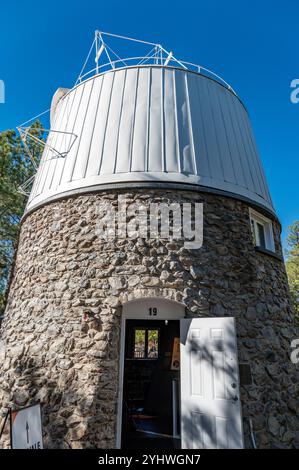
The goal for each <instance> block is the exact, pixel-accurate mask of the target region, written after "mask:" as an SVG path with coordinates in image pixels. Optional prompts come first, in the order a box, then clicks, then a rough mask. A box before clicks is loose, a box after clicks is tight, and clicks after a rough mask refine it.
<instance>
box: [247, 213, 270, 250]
mask: <svg viewBox="0 0 299 470" xmlns="http://www.w3.org/2000/svg"><path fill="white" fill-rule="evenodd" d="M249 214H250V225H251V233H252V241H253V244H254V245H255V246H258V247H260V248H264V249H265V250H269V251H275V246H274V238H273V228H272V222H271V220H270V219H267V218H266V217H264V216H263V215H261V214H259V213H258V212H256V211H254V210H252V209H250V213H249Z"/></svg>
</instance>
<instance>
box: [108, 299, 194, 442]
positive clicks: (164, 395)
mask: <svg viewBox="0 0 299 470" xmlns="http://www.w3.org/2000/svg"><path fill="white" fill-rule="evenodd" d="M184 316H185V306H184V305H183V304H180V303H178V302H175V301H171V300H168V299H161V298H154V297H152V298H143V299H137V300H133V301H129V302H127V303H125V304H124V305H123V308H122V325H121V345H120V374H119V399H118V423H117V447H118V448H120V447H123V448H134V447H136V448H142V447H144V446H146V447H147V448H151V447H152V448H159V446H161V448H167V447H169V448H175V447H180V438H179V426H180V419H179V403H180V400H179V388H180V387H179V380H180V366H179V361H178V358H177V357H176V356H177V351H178V349H179V338H180V320H181V319H182V318H184Z"/></svg>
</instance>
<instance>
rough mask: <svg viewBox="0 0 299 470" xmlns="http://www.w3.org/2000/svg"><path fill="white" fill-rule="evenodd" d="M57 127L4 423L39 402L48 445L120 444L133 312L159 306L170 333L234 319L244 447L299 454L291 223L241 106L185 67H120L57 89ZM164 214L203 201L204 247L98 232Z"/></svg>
mask: <svg viewBox="0 0 299 470" xmlns="http://www.w3.org/2000/svg"><path fill="white" fill-rule="evenodd" d="M51 129H52V131H51V132H50V133H49V136H48V140H47V145H46V146H45V150H44V153H43V156H42V160H41V163H40V165H39V168H38V172H37V174H36V177H35V181H34V186H33V188H32V191H31V194H30V197H29V201H28V204H27V208H26V211H25V214H24V217H23V220H22V227H21V235H20V241H19V246H18V251H17V256H16V261H15V267H14V271H13V278H12V282H11V285H10V290H9V297H8V303H7V307H6V311H5V316H4V320H3V322H2V326H1V338H0V340H1V343H0V358H1V362H0V364H1V370H0V410H1V414H2V416H4V415H5V412H6V410H7V409H8V408H16V409H18V408H21V407H23V406H26V405H29V404H33V403H37V402H40V403H41V405H42V415H43V430H44V446H45V447H48V448H55V447H72V448H90V447H97V448H109V447H116V446H120V445H122V442H121V432H122V426H123V425H124V424H123V421H124V417H123V416H124V415H123V413H124V403H122V397H123V387H124V382H123V380H124V379H123V375H124V365H123V364H124V359H125V358H126V352H125V348H126V347H125V345H124V341H125V340H124V331H123V330H124V328H125V327H126V323H125V321H124V318H123V316H124V311H125V312H131V311H132V312H133V311H134V312H135V313H134V315H133V314H132V315H133V316H132V317H131V316H130V313H128V316H127V317H126V318H131V321H133V320H132V318H134V321H135V322H136V321H137V320H138V315H139V313H138V312H140V318H142V319H143V321H145V317H144V316H142V311H143V309H144V311H145V310H146V311H147V312H150V313H152V311H154V310H153V309H154V308H156V307H155V306H158V307H159V309H160V311H161V312H163V313H162V314H161V315H162V316H161V319H162V320H163V322H164V321H165V324H167V322H168V320H169V321H172V319H173V320H177V319H178V318H181V317H182V318H183V319H185V320H191V319H201V320H204V319H211V318H212V319H213V318H216V319H219V321H220V320H221V321H222V320H223V321H225V319H227V318H233V319H234V324H235V332H236V345H237V347H236V349H237V354H238V362H237V365H238V370H239V371H240V382H239V379H238V375H239V373H238V371H237V372H236V377H237V378H236V380H235V382H236V384H237V385H236V384H235V383H234V384H233V385H234V387H237V388H238V386H240V389H239V390H238V391H237V392H236V393H237V395H236V398H235V399H236V400H237V399H238V397H239V399H240V403H241V418H240V419H241V423H242V429H241V431H240V432H241V433H242V434H243V435H244V446H245V447H252V446H253V437H254V439H255V442H256V445H257V447H261V448H270V447H286V448H291V447H296V446H297V447H298V445H299V442H298V439H299V437H298V418H297V416H298V390H297V383H298V370H297V371H296V365H294V364H292V362H291V361H290V353H291V349H290V342H291V340H292V339H293V338H296V337H298V332H296V330H295V326H294V317H293V314H292V311H291V306H290V298H289V291H288V284H287V278H286V272H285V267H284V262H283V258H282V250H281V244H280V232H281V226H280V223H279V220H278V218H277V216H276V214H275V210H274V208H273V205H272V202H271V198H270V195H269V190H268V186H267V183H266V180H265V176H264V172H263V169H262V165H261V161H260V159H259V156H258V152H257V149H256V144H255V141H254V137H253V134H252V131H251V127H250V122H249V118H248V113H247V111H246V109H245V107H244V105H243V103H242V101H241V100H240V98H239V97H238V96H237V95H236V94H235V93H234V91H233V90H232V89H231V87H230V86H228V85H227V84H226V83H225V82H224V81H223V80H221V79H220V78H219V77H217V76H214V75H212V74H209V73H207V72H205V71H204V70H200V69H198V70H197V69H193V68H192V67H189V66H184V64H182V63H181V62H173V61H171V60H170V61H168V62H165V60H164V61H162V60H161V61H160V62H158V61H157V60H155V61H151V62H150V63H144V64H141V65H140V64H139V65H138V64H133V65H129V66H124V64H118V66H115V67H114V68H111V69H109V70H104V71H101V70H100V71H98V73H95V74H94V75H92V74H91V75H89V76H87V77H86V78H85V79H82V80H80V81H79V83H78V84H77V85H76V86H74V87H73V88H71V89H59V90H58V92H57V93H56V94H55V95H54V98H53V101H52V107H51ZM57 131H59V132H57ZM120 200H122V201H123V202H125V206H122V207H125V209H123V208H122V209H121V210H120V209H119V207H120V205H119V204H120V202H119V201H120ZM162 203H164V204H165V205H167V206H168V207H174V206H170V205H173V204H174V205H177V204H179V206H180V207H182V206H183V205H184V204H185V205H186V204H187V205H188V204H189V205H190V206H192V205H194V204H198V203H202V204H203V206H202V207H203V241H202V246H200V247H197V248H195V249H190V248H188V247H186V245H185V243H184V238H183V236H182V237H179V238H175V237H172V238H171V237H170V238H167V237H161V236H157V237H151V236H138V237H133V236H131V237H130V236H128V234H126V233H125V235H124V232H122V234H120V232H118V231H117V230H118V229H119V225H120V222H119V218H118V221H116V222H115V224H116V225H115V227H116V232H115V233H114V234H113V236H110V237H109V236H107V232H106V236H105V237H101V236H100V235H99V227H102V228H103V224H104V225H105V226H106V227H109V224H110V223H111V219H110V218H109V217H110V216H108V218H107V207H110V210H112V212H110V215H111V213H113V217H114V215H115V214H118V217H119V216H120V212H121V215H122V216H123V217H124V218H123V219H122V220H123V221H124V220H127V221H128V220H129V221H131V222H132V221H133V222H134V218H136V214H135V212H134V210H135V209H136V207H137V208H138V207H143V208H145V211H146V213H147V214H148V213H149V211H150V208H151V207H152V206H153V204H162ZM133 204H135V205H134V206H133ZM155 207H156V206H155ZM176 207H177V206H176ZM111 208H112V209H111ZM132 208H134V210H132V211H131V212H130V209H132ZM129 212H130V214H129ZM113 220H114V219H113ZM111 227H112V225H110V228H111ZM112 228H113V227H112ZM108 235H109V234H108ZM158 307H157V308H158ZM151 309H152V310H151ZM154 312H155V311H154ZM172 315H174V316H173V317H172ZM150 320H151V319H148V321H150ZM158 320H159V315H156V316H155V319H154V321H158ZM162 320H160V321H162ZM157 324H158V323H157ZM146 328H148V327H146ZM146 328H145V329H144V330H142V331H146ZM157 328H158V327H157ZM216 330H217V328H216ZM216 330H215V331H216ZM157 331H158V329H157ZM213 331H214V330H213ZM217 331H218V330H217ZM146 334H150V333H148V330H147V333H146ZM127 336H128V335H126V338H127ZM215 338H216V337H215ZM126 340H127V339H126ZM202 341H203V340H202ZM161 344H162V343H161ZM198 344H199V348H201V347H203V346H202V344H203V343H200V342H198ZM161 347H162V346H161ZM167 347H168V346H165V348H166V349H167ZM168 349H169V348H168ZM167 354H168V353H167V351H166V353H165V357H168V356H167ZM133 359H134V358H133ZM145 362H146V361H144V363H145ZM148 363H150V364H151V365H152V366H153V364H154V362H153V361H148ZM225 367H226V365H224V368H225ZM225 370H226V369H225ZM226 373H229V372H227V370H226ZM165 374H166V372H165ZM181 379H182V377H181ZM137 380H139V379H138V377H137V378H136V381H137ZM181 381H182V380H181ZM135 385H136V384H135ZM172 399H173V397H172ZM181 419H184V416H183V417H181ZM250 424H251V425H252V431H253V432H252V433H250ZM193 425H194V423H193V424H192V425H191V424H190V429H191V427H192V426H193ZM183 426H184V424H182V427H183ZM194 426H195V425H194ZM195 427H196V426H195ZM200 427H201V424H200V422H199V424H198V428H199V431H198V432H199V433H200ZM296 433H297V434H296ZM198 439H199V438H198ZM196 442H197V441H196ZM198 442H199V441H198ZM202 442H203V443H202V446H203V447H213V446H215V445H216V444H215V442H214V441H213V438H211V440H210V441H209V443H207V441H205V439H204V438H203V441H202ZM213 442H214V443H213ZM2 445H4V446H7V445H8V442H7V441H5V440H4V443H3V444H2ZM198 445H199V444H198ZM223 446H224V447H225V445H223ZM228 446H229V445H228Z"/></svg>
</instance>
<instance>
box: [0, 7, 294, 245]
mask: <svg viewBox="0 0 299 470" xmlns="http://www.w3.org/2000/svg"><path fill="white" fill-rule="evenodd" d="M0 14H1V29H0V79H2V80H4V82H5V86H6V102H5V104H0V131H2V130H5V129H7V128H13V127H16V126H17V125H18V124H20V123H22V122H24V121H25V120H27V119H29V118H31V117H33V116H34V115H36V114H38V113H39V112H41V111H44V110H46V109H48V108H49V106H50V102H51V98H52V95H53V93H54V92H55V90H56V89H57V88H58V87H60V86H63V87H70V86H72V84H73V83H74V82H75V80H76V78H77V75H78V73H79V71H80V69H81V66H82V64H83V62H84V60H85V57H86V54H87V52H88V49H89V47H90V44H91V41H92V39H93V35H94V30H95V29H100V30H103V31H110V32H115V33H118V34H123V35H128V36H132V37H137V38H141V39H145V40H149V41H152V42H157V43H161V44H162V45H164V46H165V47H166V49H171V50H173V51H174V53H175V55H176V56H177V57H180V58H182V59H184V60H186V61H191V62H195V63H199V64H201V65H204V66H206V67H207V68H210V69H212V70H213V71H215V72H216V73H218V74H220V75H221V76H222V77H223V78H224V79H225V80H226V81H228V82H229V83H231V85H232V86H233V88H234V89H235V90H236V91H237V93H238V94H239V96H240V97H241V98H242V100H243V101H244V103H245V105H246V107H247V109H248V111H249V114H250V117H251V122H252V125H253V129H254V132H255V136H256V139H257V143H258V147H259V150H260V154H261V158H262V161H263V164H264V168H265V171H266V175H267V179H268V183H269V186H270V191H271V194H272V198H273V200H274V204H275V207H276V210H277V213H278V216H279V218H280V220H281V222H282V225H283V228H284V232H283V240H284V239H285V233H286V231H285V228H286V227H287V226H288V225H289V224H291V223H292V221H294V220H295V219H299V190H298V186H299V163H298V161H299V156H298V143H299V139H298V137H299V134H298V125H299V103H298V104H292V103H291V101H290V93H291V88H290V82H291V81H292V80H293V79H295V78H299V53H298V50H299V49H298V43H299V36H298V18H299V3H298V2H297V1H296V0H288V1H287V2H281V1H275V0H274V1H263V2H261V1H257V0H250V1H247V0H243V1H237V0H225V1H224V0H223V1H219V0H214V1H213V2H210V1H202V0H184V1H181V0H180V1H176V0H171V1H170V0H167V1H165V0H164V1H163V0H160V1H156V0H151V1H150V2H146V1H143V2H142V1H135V0H134V1H130V0H127V1H120V0H109V1H106V2H104V1H93V0H85V1H78V0H73V1H68V0H65V1H60V2H58V1H56V0H52V1H51V2H47V1H45V2H42V3H40V2H37V1H31V0H26V2H24V1H22V2H21V1H11V2H5V3H4V2H3V3H2V4H1V12H0ZM128 55H130V51H128Z"/></svg>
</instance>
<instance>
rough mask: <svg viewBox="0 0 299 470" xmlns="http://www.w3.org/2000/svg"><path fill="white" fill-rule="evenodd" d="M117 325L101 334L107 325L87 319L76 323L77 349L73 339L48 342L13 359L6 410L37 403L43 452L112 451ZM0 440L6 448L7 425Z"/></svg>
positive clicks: (115, 396)
mask: <svg viewBox="0 0 299 470" xmlns="http://www.w3.org/2000/svg"><path fill="white" fill-rule="evenodd" d="M111 318H112V317H111ZM118 320H119V317H118V316H117V315H116V316H115V324H114V325H111V324H110V326H109V331H105V328H107V323H106V324H105V325H106V326H105V325H103V324H102V323H101V322H100V321H99V320H95V319H91V320H90V321H88V322H85V323H82V324H81V335H80V336H79V337H78V338H76V342H77V343H78V344H77V345H76V344H75V341H74V338H66V337H63V338H59V339H54V340H53V339H52V338H51V340H52V345H50V347H49V351H43V350H42V349H41V350H40V351H39V352H38V354H37V353H36V351H34V353H33V351H31V350H30V349H29V350H28V351H27V352H26V353H25V354H24V355H23V356H22V357H21V358H19V359H15V360H13V367H14V376H16V377H17V378H16V380H15V382H14V384H13V385H12V387H11V390H12V392H11V395H10V397H11V399H10V401H9V402H8V403H7V404H6V403H5V406H10V407H11V408H12V409H19V408H23V407H24V406H28V405H31V404H35V403H38V402H40V403H41V405H42V424H43V441H44V448H52V449H53V448H57V449H61V448H111V447H114V446H115V435H116V415H117V410H116V404H117V378H118V360H119V359H118V350H117V348H115V347H114V348H113V347H112V346H111V345H112V344H115V340H114V341H112V340H111V339H112V338H111V335H118V329H119V327H118V325H116V322H118ZM107 329H108V328H107ZM96 335H99V336H100V338H101V337H105V338H106V339H105V340H103V339H100V338H98V339H97V340H95V338H96V337H97V336H96ZM49 341H50V338H49ZM84 342H85V348H83V343H84ZM51 346H52V348H51ZM79 350H80V351H79ZM54 351H55V355H56V358H54V357H53V353H54ZM49 353H51V355H50V356H48V354H49ZM116 363H117V367H115V364H116ZM1 441H2V442H1V444H0V447H1V446H3V447H5V448H7V447H9V426H6V430H5V433H4V435H3V436H2V439H1Z"/></svg>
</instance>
